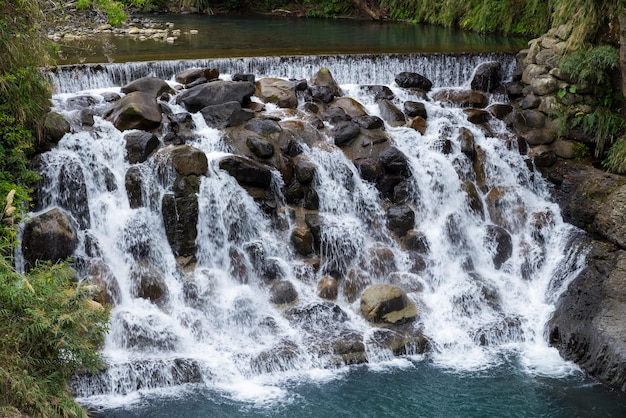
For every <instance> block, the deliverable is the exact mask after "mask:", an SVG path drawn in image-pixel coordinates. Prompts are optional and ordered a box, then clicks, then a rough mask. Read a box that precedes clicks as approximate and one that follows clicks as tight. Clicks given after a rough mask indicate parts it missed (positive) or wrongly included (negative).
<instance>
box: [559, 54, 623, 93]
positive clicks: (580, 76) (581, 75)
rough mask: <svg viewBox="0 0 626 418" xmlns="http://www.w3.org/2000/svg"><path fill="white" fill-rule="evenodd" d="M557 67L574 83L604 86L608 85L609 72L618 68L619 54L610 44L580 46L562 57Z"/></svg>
mask: <svg viewBox="0 0 626 418" xmlns="http://www.w3.org/2000/svg"><path fill="white" fill-rule="evenodd" d="M559 68H560V70H561V71H563V72H564V73H565V74H567V75H569V76H570V77H571V78H572V79H573V80H574V82H575V83H582V82H588V83H591V84H594V85H597V86H601V87H604V86H606V85H609V86H608V87H609V88H610V78H609V74H610V72H611V71H613V70H616V69H618V68H619V54H618V53H617V50H616V49H615V48H614V47H612V46H610V45H604V46H598V47H595V48H585V49H583V48H581V49H579V50H577V51H574V52H571V53H569V54H567V55H565V56H564V57H563V59H562V60H561V62H560V63H559Z"/></svg>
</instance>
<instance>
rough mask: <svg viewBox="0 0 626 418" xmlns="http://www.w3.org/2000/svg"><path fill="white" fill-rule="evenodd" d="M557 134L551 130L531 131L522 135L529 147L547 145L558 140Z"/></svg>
mask: <svg viewBox="0 0 626 418" xmlns="http://www.w3.org/2000/svg"><path fill="white" fill-rule="evenodd" d="M556 137H557V134H556V132H554V131H553V130H551V129H531V130H530V131H528V132H525V133H524V134H522V138H524V140H525V141H526V142H527V143H528V145H531V146H533V145H547V144H551V143H553V142H554V141H555V140H556Z"/></svg>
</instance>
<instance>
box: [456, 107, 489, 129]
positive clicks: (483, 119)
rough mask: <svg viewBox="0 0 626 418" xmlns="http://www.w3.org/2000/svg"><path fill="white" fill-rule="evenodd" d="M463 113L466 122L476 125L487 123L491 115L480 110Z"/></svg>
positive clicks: (467, 110)
mask: <svg viewBox="0 0 626 418" xmlns="http://www.w3.org/2000/svg"><path fill="white" fill-rule="evenodd" d="M463 113H465V116H467V120H468V121H469V122H471V123H474V124H476V125H480V124H482V123H487V122H489V119H490V118H491V114H490V113H489V112H487V111H486V110H482V109H463Z"/></svg>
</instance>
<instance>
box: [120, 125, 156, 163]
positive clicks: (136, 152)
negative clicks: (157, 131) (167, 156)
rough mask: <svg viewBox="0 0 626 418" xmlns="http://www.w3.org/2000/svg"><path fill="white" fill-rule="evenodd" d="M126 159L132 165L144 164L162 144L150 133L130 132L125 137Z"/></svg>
mask: <svg viewBox="0 0 626 418" xmlns="http://www.w3.org/2000/svg"><path fill="white" fill-rule="evenodd" d="M124 140H125V141H126V158H127V159H128V162H129V163H130V164H136V163H143V162H144V161H146V160H147V159H148V157H149V156H150V154H152V152H153V151H154V150H155V149H157V148H158V147H159V145H160V144H161V143H160V142H159V139H158V138H157V137H156V135H154V134H151V133H149V132H142V131H137V132H129V133H127V134H126V135H124Z"/></svg>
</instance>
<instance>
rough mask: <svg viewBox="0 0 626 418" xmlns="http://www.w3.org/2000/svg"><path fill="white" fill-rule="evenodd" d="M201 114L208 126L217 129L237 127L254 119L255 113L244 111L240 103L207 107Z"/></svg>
mask: <svg viewBox="0 0 626 418" xmlns="http://www.w3.org/2000/svg"><path fill="white" fill-rule="evenodd" d="M200 113H202V117H204V120H205V121H206V124H207V125H208V126H210V127H212V128H216V129H224V128H227V127H229V126H237V125H240V124H242V123H244V122H246V121H248V120H250V119H252V118H253V117H254V112H253V111H251V110H248V109H242V108H241V104H240V103H239V102H226V103H223V104H218V105H212V106H206V107H203V108H202V109H201V110H200Z"/></svg>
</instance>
